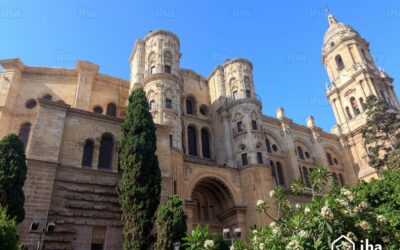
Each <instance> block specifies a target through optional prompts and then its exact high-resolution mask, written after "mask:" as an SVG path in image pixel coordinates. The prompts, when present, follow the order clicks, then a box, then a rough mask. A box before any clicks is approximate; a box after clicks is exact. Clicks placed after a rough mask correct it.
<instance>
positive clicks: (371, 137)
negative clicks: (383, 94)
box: [361, 95, 400, 170]
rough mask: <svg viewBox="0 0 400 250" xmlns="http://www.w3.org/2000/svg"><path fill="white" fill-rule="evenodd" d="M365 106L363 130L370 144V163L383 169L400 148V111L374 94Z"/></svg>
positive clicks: (376, 167) (368, 98)
mask: <svg viewBox="0 0 400 250" xmlns="http://www.w3.org/2000/svg"><path fill="white" fill-rule="evenodd" d="M364 108H365V109H366V115H367V122H366V124H365V126H364V127H363V129H362V131H361V132H362V136H363V138H364V140H365V143H366V144H367V146H368V154H369V159H370V160H369V164H370V166H372V167H374V168H375V169H377V170H381V169H382V168H383V167H384V166H385V163H386V162H388V161H387V160H388V159H389V158H397V157H396V155H397V154H398V149H400V133H399V131H400V119H399V118H398V113H396V112H392V111H391V110H390V107H389V104H388V103H387V102H386V101H385V100H383V99H380V98H377V97H376V96H374V95H371V96H368V97H367V100H366V102H365V106H364ZM396 167H397V166H396Z"/></svg>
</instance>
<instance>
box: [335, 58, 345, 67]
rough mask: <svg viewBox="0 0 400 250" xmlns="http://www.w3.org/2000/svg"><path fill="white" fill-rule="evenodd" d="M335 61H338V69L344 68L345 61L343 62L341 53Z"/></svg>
mask: <svg viewBox="0 0 400 250" xmlns="http://www.w3.org/2000/svg"><path fill="white" fill-rule="evenodd" d="M335 61H336V66H337V69H338V70H342V69H344V62H343V59H342V57H341V56H340V55H337V56H336V57H335Z"/></svg>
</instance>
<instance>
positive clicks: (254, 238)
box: [253, 235, 258, 244]
mask: <svg viewBox="0 0 400 250" xmlns="http://www.w3.org/2000/svg"><path fill="white" fill-rule="evenodd" d="M253 242H254V244H257V242H258V237H257V235H254V237H253Z"/></svg>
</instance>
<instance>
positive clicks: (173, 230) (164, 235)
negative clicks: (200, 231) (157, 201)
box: [155, 195, 187, 250]
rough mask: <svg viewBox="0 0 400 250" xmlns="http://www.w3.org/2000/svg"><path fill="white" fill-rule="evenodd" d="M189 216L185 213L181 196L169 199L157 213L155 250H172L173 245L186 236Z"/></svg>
mask: <svg viewBox="0 0 400 250" xmlns="http://www.w3.org/2000/svg"><path fill="white" fill-rule="evenodd" d="M186 219H187V216H186V214H185V212H184V211H183V202H182V200H181V199H180V198H179V196H177V195H174V196H171V197H169V198H168V200H167V202H166V203H165V205H164V206H162V207H160V209H159V210H158V213H157V220H156V228H157V242H156V247H155V249H165V250H172V249H173V244H174V243H175V242H177V241H181V239H182V238H183V237H184V236H185V235H186V230H187V227H186Z"/></svg>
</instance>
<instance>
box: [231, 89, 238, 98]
mask: <svg viewBox="0 0 400 250" xmlns="http://www.w3.org/2000/svg"><path fill="white" fill-rule="evenodd" d="M232 97H233V100H236V99H238V92H237V90H234V91H233V92H232Z"/></svg>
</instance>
